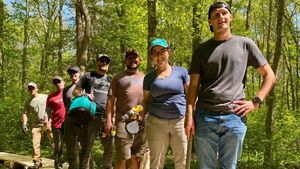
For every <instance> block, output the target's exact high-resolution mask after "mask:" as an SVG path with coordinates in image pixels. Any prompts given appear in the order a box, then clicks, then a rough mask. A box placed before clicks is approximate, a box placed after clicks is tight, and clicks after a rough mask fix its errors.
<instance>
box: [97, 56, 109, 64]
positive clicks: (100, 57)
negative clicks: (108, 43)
mask: <svg viewBox="0 0 300 169" xmlns="http://www.w3.org/2000/svg"><path fill="white" fill-rule="evenodd" d="M102 58H106V59H107V61H108V62H107V63H109V62H110V60H111V59H110V57H109V56H108V55H107V54H99V55H98V56H97V60H100V59H102Z"/></svg>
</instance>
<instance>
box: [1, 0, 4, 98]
mask: <svg viewBox="0 0 300 169" xmlns="http://www.w3.org/2000/svg"><path fill="white" fill-rule="evenodd" d="M3 25H4V3H3V0H0V68H1V72H0V99H2V98H3V96H4V86H5V85H4V63H5V60H4V54H3V38H4V36H3Z"/></svg>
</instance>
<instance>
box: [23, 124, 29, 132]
mask: <svg viewBox="0 0 300 169" xmlns="http://www.w3.org/2000/svg"><path fill="white" fill-rule="evenodd" d="M22 130H23V132H24V133H27V131H28V128H27V125H26V124H23V125H22Z"/></svg>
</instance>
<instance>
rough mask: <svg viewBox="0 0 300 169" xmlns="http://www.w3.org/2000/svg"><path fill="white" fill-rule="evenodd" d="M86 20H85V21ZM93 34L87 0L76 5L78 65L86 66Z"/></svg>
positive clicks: (79, 0) (80, 0)
mask: <svg viewBox="0 0 300 169" xmlns="http://www.w3.org/2000/svg"><path fill="white" fill-rule="evenodd" d="M83 19H84V20H83ZM90 34H91V18H90V15H89V10H88V8H87V6H86V4H85V0H77V3H76V35H77V36H76V48H77V49H76V58H77V65H78V66H80V67H82V66H86V62H87V52H88V46H89V39H90Z"/></svg>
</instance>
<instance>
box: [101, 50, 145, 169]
mask: <svg viewBox="0 0 300 169" xmlns="http://www.w3.org/2000/svg"><path fill="white" fill-rule="evenodd" d="M123 63H124V65H125V66H126V69H125V70H123V71H121V72H119V73H118V74H116V75H115V76H114V77H113V79H112V82H111V85H110V88H109V93H108V100H107V107H106V126H105V131H106V133H107V134H109V133H110V130H111V128H112V126H113V121H114V120H113V119H114V116H115V125H116V128H117V129H116V131H117V132H116V137H115V139H116V143H115V145H116V164H115V169H126V163H127V161H130V164H129V168H139V166H140V162H141V161H142V157H143V156H144V154H145V153H146V149H147V144H146V138H145V131H144V129H142V130H139V131H138V133H136V134H130V133H128V132H126V130H125V123H124V122H122V120H121V119H122V116H123V115H125V114H126V113H127V112H128V111H130V110H131V109H132V108H133V107H134V106H136V105H138V104H141V101H142V99H143V89H142V87H143V78H144V74H143V73H142V72H140V71H139V66H140V64H141V58H140V55H139V54H138V53H137V51H136V50H135V49H132V48H131V49H128V50H127V52H126V53H125V58H124V60H123Z"/></svg>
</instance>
